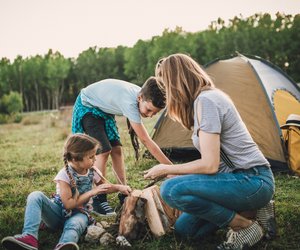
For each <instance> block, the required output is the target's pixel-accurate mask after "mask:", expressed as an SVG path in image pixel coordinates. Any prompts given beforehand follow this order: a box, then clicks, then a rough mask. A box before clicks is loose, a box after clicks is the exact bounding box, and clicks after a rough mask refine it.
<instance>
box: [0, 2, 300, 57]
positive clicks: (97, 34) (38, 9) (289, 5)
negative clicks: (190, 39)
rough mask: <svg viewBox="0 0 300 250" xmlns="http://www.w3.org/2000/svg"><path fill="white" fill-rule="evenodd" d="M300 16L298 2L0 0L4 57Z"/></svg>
mask: <svg viewBox="0 0 300 250" xmlns="http://www.w3.org/2000/svg"><path fill="white" fill-rule="evenodd" d="M278 11H279V12H281V13H285V14H292V15H295V14H298V13H300V0H206V1H204V0H0V58H3V57H7V58H9V59H10V60H13V59H14V58H16V56H17V55H21V56H23V57H28V56H35V55H37V54H40V55H44V54H46V53H47V52H48V50H49V49H52V50H53V51H59V52H60V53H62V54H63V55H64V56H65V57H77V56H78V54H79V53H80V52H82V51H84V50H86V49H88V48H89V47H94V46H97V47H117V46H118V45H123V46H128V47H132V46H133V45H134V44H135V43H136V42H137V41H138V40H139V39H142V40H149V39H151V38H152V37H153V36H157V35H161V34H162V32H163V31H164V29H170V30H174V29H175V28H176V26H178V27H182V29H183V30H184V31H188V32H197V31H202V30H205V29H207V27H208V26H209V24H210V23H211V22H212V21H215V20H217V19H218V18H219V17H221V18H222V19H223V20H225V22H226V21H228V20H229V19H231V18H233V17H234V16H240V15H242V16H243V17H248V16H251V15H253V14H255V13H270V14H271V15H272V16H273V17H274V16H275V13H276V12H278Z"/></svg>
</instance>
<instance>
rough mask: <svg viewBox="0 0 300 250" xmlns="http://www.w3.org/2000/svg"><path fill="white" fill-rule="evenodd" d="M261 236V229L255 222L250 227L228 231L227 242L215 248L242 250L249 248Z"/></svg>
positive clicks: (220, 249)
mask: <svg viewBox="0 0 300 250" xmlns="http://www.w3.org/2000/svg"><path fill="white" fill-rule="evenodd" d="M263 236H264V234H263V229H262V228H261V226H260V225H259V224H258V222H257V221H255V222H254V223H253V224H252V225H251V226H249V227H247V228H244V229H241V230H239V231H237V232H236V231H233V230H230V231H229V233H228V234H227V241H224V242H223V243H222V244H221V245H219V246H218V247H217V249H219V250H233V249H234V250H242V249H246V248H249V247H251V246H253V245H254V244H256V243H257V242H259V241H260V240H261V239H262V237H263Z"/></svg>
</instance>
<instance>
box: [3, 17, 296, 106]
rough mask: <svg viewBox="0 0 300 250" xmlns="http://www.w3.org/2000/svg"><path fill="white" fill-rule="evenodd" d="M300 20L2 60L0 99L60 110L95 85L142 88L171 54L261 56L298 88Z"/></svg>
mask: <svg viewBox="0 0 300 250" xmlns="http://www.w3.org/2000/svg"><path fill="white" fill-rule="evenodd" d="M299 40H300V15H299V14H298V15H295V16H292V15H288V14H283V13H279V12H278V13H277V14H276V16H275V17H272V16H271V15H270V14H268V13H259V14H254V15H252V16H249V17H246V18H245V17H243V16H242V15H240V16H235V17H233V18H231V19H230V20H228V21H225V20H222V19H221V18H218V19H217V20H215V21H213V22H211V25H210V26H209V27H208V28H207V29H206V30H204V31H199V32H195V33H189V32H186V31H184V30H183V29H182V28H180V27H176V28H175V29H174V30H169V29H165V30H164V31H163V33H162V34H161V35H160V36H154V37H152V38H151V39H149V40H138V41H137V42H136V44H135V45H134V46H133V47H130V48H129V47H123V46H118V47H117V48H98V47H96V46H95V47H90V48H88V49H87V50H85V51H83V52H82V53H80V55H79V56H78V57H77V58H64V57H63V56H62V55H61V54H60V53H59V52H53V51H52V50H49V51H48V53H47V54H46V55H44V56H41V55H36V56H33V57H29V58H23V57H21V56H18V57H17V58H16V59H15V60H14V61H13V62H10V61H9V60H8V59H7V58H2V59H1V60H0V98H1V97H2V96H3V95H4V94H8V93H9V92H10V91H16V92H19V93H20V94H21V96H22V98H23V107H24V111H37V110H44V109H57V108H59V107H60V106H62V105H67V104H68V105H70V104H73V103H74V101H75V98H76V96H77V95H78V93H79V91H80V90H81V89H82V88H83V87H85V86H87V85H89V84H91V83H93V82H96V81H99V80H101V79H105V78H116V79H122V80H127V81H130V82H133V83H135V84H137V85H142V84H143V83H144V81H145V80H146V79H147V78H148V77H149V76H151V75H154V67H155V64H156V62H157V61H158V60H159V59H160V58H162V57H164V56H167V55H169V54H172V53H186V54H189V55H191V56H192V57H193V58H195V59H196V60H197V61H198V62H199V63H200V64H202V65H205V64H207V63H209V62H211V61H212V60H214V59H216V58H220V57H223V56H227V55H230V54H233V53H235V52H236V51H238V52H240V53H242V54H249V55H257V56H260V57H262V58H264V59H267V60H269V61H270V62H272V63H273V64H275V65H277V66H278V67H280V68H281V69H282V70H283V71H285V72H286V73H287V74H288V75H289V76H291V77H292V78H293V79H294V80H295V81H296V82H300V71H299V68H300V56H299V53H300V49H299Z"/></svg>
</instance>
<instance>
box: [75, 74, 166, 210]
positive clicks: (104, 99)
mask: <svg viewBox="0 0 300 250" xmlns="http://www.w3.org/2000/svg"><path fill="white" fill-rule="evenodd" d="M164 107H165V95H164V92H163V91H162V90H161V88H160V87H159V85H158V83H157V81H156V78H155V77H150V78H149V79H148V80H147V81H146V82H145V83H144V85H143V86H142V88H141V87H139V86H137V85H135V84H132V83H129V82H126V81H122V80H116V79H105V80H102V81H99V82H96V83H93V84H91V85H89V86H87V87H86V88H84V89H82V90H81V92H80V94H79V95H78V97H77V100H76V102H75V105H74V108H73V117H72V132H73V133H78V132H79V133H86V134H88V135H90V136H92V137H94V138H96V139H97V140H98V141H99V144H100V147H99V150H98V152H97V156H96V162H95V166H96V167H97V168H99V169H100V171H101V172H102V173H103V175H104V176H105V175H106V165H107V160H108V157H109V156H111V159H112V168H113V171H114V172H115V175H116V178H117V181H118V183H120V184H126V175H125V164H124V157H123V153H122V148H121V146H122V144H121V142H120V135H119V132H118V128H117V125H116V121H115V115H119V116H125V117H126V118H127V119H128V120H129V123H130V126H131V128H132V130H133V131H134V132H135V134H136V135H137V137H138V138H139V140H140V141H141V142H142V143H143V144H144V145H145V146H146V147H147V149H148V150H149V152H150V153H151V154H152V155H153V156H154V157H155V158H156V159H157V160H158V161H159V162H160V163H165V164H171V162H170V160H169V159H168V158H167V157H166V156H165V155H164V154H163V152H162V151H161V150H160V148H159V147H158V145H157V144H156V143H155V142H154V141H153V140H152V139H151V137H150V136H149V134H148V132H147V130H146V129H145V127H144V125H143V123H142V119H141V117H152V116H153V115H155V114H156V113H158V112H159V111H160V110H161V109H163V108H164ZM118 196H119V199H120V203H121V204H122V203H123V201H124V198H125V196H124V195H122V194H121V195H120V194H119V195H118ZM94 212H95V213H96V214H98V215H102V216H111V215H115V212H114V211H113V209H112V208H111V206H110V205H109V204H108V202H107V196H106V194H104V193H103V194H101V195H98V196H97V197H95V198H94Z"/></svg>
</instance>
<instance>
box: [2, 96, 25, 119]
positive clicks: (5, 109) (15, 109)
mask: <svg viewBox="0 0 300 250" xmlns="http://www.w3.org/2000/svg"><path fill="white" fill-rule="evenodd" d="M0 106H1V111H2V113H6V114H9V115H11V114H15V113H19V112H21V111H22V109H23V103H22V96H21V95H20V94H19V93H18V92H14V91H11V92H9V94H6V95H4V96H3V97H2V98H1V100H0Z"/></svg>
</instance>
